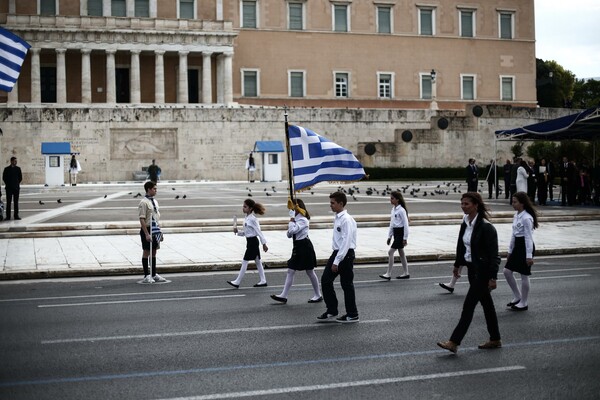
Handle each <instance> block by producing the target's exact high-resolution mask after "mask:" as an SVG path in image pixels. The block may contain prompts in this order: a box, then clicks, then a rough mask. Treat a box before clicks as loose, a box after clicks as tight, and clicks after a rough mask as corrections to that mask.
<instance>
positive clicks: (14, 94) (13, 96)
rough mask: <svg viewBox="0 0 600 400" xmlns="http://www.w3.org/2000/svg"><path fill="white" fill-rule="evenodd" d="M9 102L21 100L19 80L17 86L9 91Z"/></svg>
mask: <svg viewBox="0 0 600 400" xmlns="http://www.w3.org/2000/svg"><path fill="white" fill-rule="evenodd" d="M6 102H7V103H8V104H17V103H18V102H19V80H18V79H17V81H16V82H15V86H13V89H12V90H11V91H10V92H8V97H7V99H6Z"/></svg>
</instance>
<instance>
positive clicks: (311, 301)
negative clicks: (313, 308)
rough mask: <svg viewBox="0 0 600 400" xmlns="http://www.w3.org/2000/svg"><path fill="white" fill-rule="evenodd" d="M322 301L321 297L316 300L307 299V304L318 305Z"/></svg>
mask: <svg viewBox="0 0 600 400" xmlns="http://www.w3.org/2000/svg"><path fill="white" fill-rule="evenodd" d="M322 301H323V296H321V297H319V298H318V299H309V300H308V302H309V303H320V302H322Z"/></svg>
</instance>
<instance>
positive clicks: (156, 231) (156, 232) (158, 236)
mask: <svg viewBox="0 0 600 400" xmlns="http://www.w3.org/2000/svg"><path fill="white" fill-rule="evenodd" d="M150 236H152V239H153V240H156V241H157V242H160V241H161V240H162V231H161V230H160V226H159V225H158V221H157V220H155V219H154V214H152V224H151V225H150Z"/></svg>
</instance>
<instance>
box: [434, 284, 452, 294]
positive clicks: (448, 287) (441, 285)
mask: <svg viewBox="0 0 600 400" xmlns="http://www.w3.org/2000/svg"><path fill="white" fill-rule="evenodd" d="M438 285H440V287H442V288H444V289H446V290H447V291H449V292H450V293H454V288H453V287H450V286H448V285H446V284H444V283H438Z"/></svg>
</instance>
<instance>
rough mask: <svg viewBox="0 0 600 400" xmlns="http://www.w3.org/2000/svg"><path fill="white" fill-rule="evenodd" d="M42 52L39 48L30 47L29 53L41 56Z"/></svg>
mask: <svg viewBox="0 0 600 400" xmlns="http://www.w3.org/2000/svg"><path fill="white" fill-rule="evenodd" d="M41 50H42V49H40V48H39V47H30V48H29V51H31V52H32V53H33V54H35V55H39V54H40V51H41Z"/></svg>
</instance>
